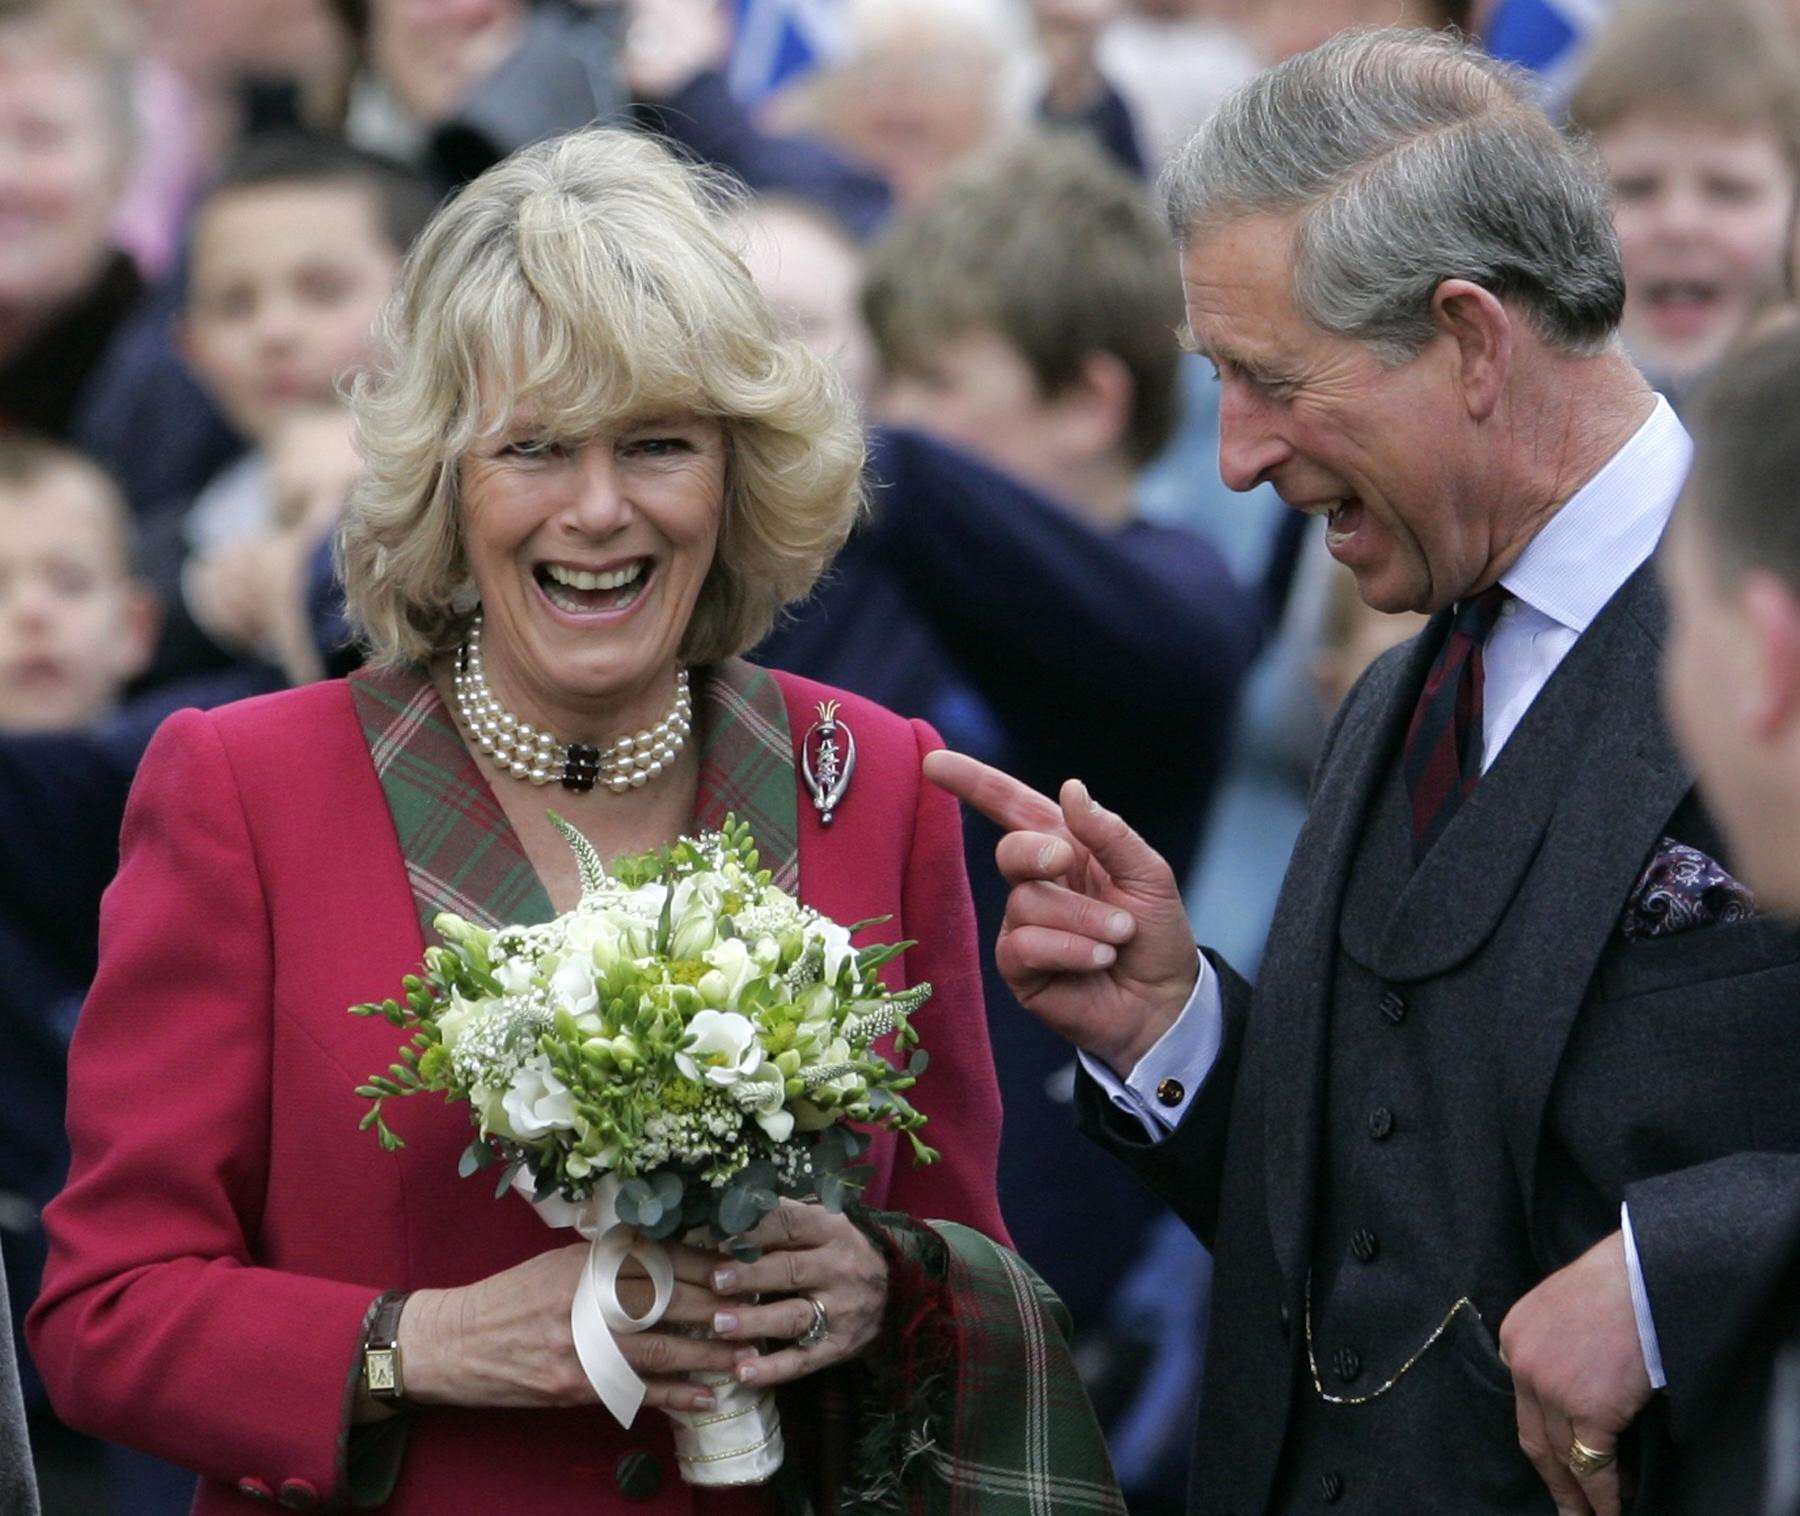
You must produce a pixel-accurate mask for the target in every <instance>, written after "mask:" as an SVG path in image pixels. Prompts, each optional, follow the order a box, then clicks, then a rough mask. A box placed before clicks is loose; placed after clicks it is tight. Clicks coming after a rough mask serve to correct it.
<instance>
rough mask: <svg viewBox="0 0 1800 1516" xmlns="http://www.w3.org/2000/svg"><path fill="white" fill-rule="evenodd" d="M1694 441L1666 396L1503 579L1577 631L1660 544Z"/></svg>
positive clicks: (1536, 606) (1535, 606) (1535, 605)
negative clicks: (1658, 543)
mask: <svg viewBox="0 0 1800 1516" xmlns="http://www.w3.org/2000/svg"><path fill="white" fill-rule="evenodd" d="M1693 455H1694V444H1693V440H1692V439H1691V438H1690V437H1689V436H1688V434H1687V431H1686V429H1685V428H1684V427H1683V426H1682V424H1681V422H1680V421H1679V420H1678V419H1677V417H1676V415H1675V412H1674V410H1673V409H1671V408H1670V405H1669V402H1668V401H1667V400H1665V399H1663V397H1662V396H1661V395H1658V396H1657V397H1656V407H1655V409H1654V410H1652V411H1651V412H1650V416H1649V419H1648V420H1646V421H1645V422H1644V424H1643V425H1642V426H1640V427H1639V428H1638V429H1637V431H1636V432H1634V433H1633V434H1632V436H1631V440H1630V441H1628V442H1627V443H1626V444H1625V445H1624V446H1623V447H1622V448H1620V449H1619V450H1618V452H1616V453H1614V454H1613V455H1612V457H1611V458H1609V459H1608V460H1607V461H1606V463H1605V465H1604V466H1603V467H1602V468H1601V470H1600V472H1599V473H1597V474H1595V475H1594V477H1593V478H1592V479H1590V480H1588V482H1587V483H1586V484H1584V485H1583V486H1582V487H1581V488H1580V489H1578V490H1577V491H1576V492H1575V493H1574V494H1573V495H1572V496H1570V498H1569V500H1568V502H1567V503H1566V504H1565V505H1564V506H1563V507H1562V509H1561V510H1559V511H1558V512H1557V513H1556V514H1555V515H1554V516H1552V517H1551V518H1550V519H1549V520H1548V521H1546V522H1545V523H1544V525H1543V526H1542V527H1541V528H1539V530H1538V534H1537V535H1536V536H1535V537H1533V538H1532V539H1531V541H1530V542H1528V543H1527V544H1526V545H1525V551H1524V552H1522V553H1520V554H1519V558H1518V561H1517V562H1516V563H1514V564H1513V566H1512V567H1511V568H1510V569H1508V570H1507V571H1506V572H1505V573H1504V574H1502V575H1501V576H1500V583H1501V584H1503V585H1504V586H1505V587H1506V588H1507V589H1508V590H1510V591H1511V592H1512V594H1513V595H1514V596H1516V597H1517V598H1518V599H1519V600H1520V601H1521V602H1523V603H1524V604H1525V605H1528V606H1530V607H1532V609H1534V610H1537V611H1541V612H1542V613H1543V614H1544V615H1546V616H1548V617H1549V618H1550V619H1551V620H1552V621H1555V622H1558V623H1560V624H1561V625H1563V626H1566V627H1568V628H1569V629H1570V630H1571V631H1573V632H1576V633H1577V634H1579V633H1581V632H1585V631H1586V630H1587V628H1588V623H1589V622H1591V621H1592V620H1593V619H1594V617H1595V616H1597V615H1599V614H1600V611H1601V608H1602V607H1603V606H1605V604H1606V602H1607V601H1609V600H1611V599H1612V597H1613V596H1614V595H1616V594H1617V593H1618V592H1619V590H1620V589H1621V588H1622V587H1623V586H1624V584H1625V581H1626V580H1627V579H1629V578H1630V577H1631V576H1632V575H1633V574H1634V573H1636V572H1637V569H1638V567H1639V565H1640V564H1642V563H1643V562H1644V560H1645V559H1646V558H1648V557H1649V556H1650V554H1651V553H1652V552H1654V551H1655V550H1656V544H1657V542H1658V540H1659V539H1660V538H1661V537H1662V533H1663V528H1664V527H1665V526H1667V525H1668V523H1669V515H1670V513H1671V512H1672V511H1673V510H1674V509H1675V499H1676V497H1677V496H1678V495H1679V494H1680V493H1681V486H1682V483H1683V481H1684V480H1685V479H1686V478H1687V471H1688V464H1689V462H1690V461H1691V460H1692V458H1693Z"/></svg>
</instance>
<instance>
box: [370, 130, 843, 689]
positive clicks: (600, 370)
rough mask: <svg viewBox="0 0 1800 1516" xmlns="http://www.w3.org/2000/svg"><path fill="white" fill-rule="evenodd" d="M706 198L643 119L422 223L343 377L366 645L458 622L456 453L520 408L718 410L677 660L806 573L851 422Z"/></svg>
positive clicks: (558, 429)
mask: <svg viewBox="0 0 1800 1516" xmlns="http://www.w3.org/2000/svg"><path fill="white" fill-rule="evenodd" d="M730 199H731V193H730V191H729V190H728V188H727V187H726V185H725V183H724V182H723V181H722V180H721V179H720V178H719V177H718V176H716V175H714V174H711V173H709V172H707V171H705V170H702V169H698V168H695V167H692V166H690V165H687V164H684V163H682V162H680V161H679V160H677V159H676V158H675V157H674V155H673V154H672V153H670V152H669V151H668V150H667V149H666V148H664V147H662V146H660V145H659V144H657V143H656V142H654V141H653V140H651V139H649V138H647V137H643V136H640V135H637V134H634V133H630V132H623V131H614V130H598V129H591V130H586V131H581V132H575V133H572V134H570V135H568V136H566V137H560V138H557V139H555V140H553V141H550V142H546V143H541V144H539V145H538V146H535V147H531V148H527V149H525V150H524V151H523V152H520V153H517V154H515V155H514V156H513V157H511V158H509V159H507V160H506V161H505V162H504V163H501V164H498V165H496V166H495V167H494V168H492V169H490V170H488V172H486V173H485V174H483V175H482V176H481V177H480V178H478V179H476V180H475V181H474V182H473V183H471V184H470V185H469V186H468V187H467V188H466V189H465V190H463V192H462V193H461V194H460V195H458V196H457V197H456V199H454V200H453V201H451V202H450V203H449V204H448V205H447V206H445V207H444V208H443V209H442V210H441V211H439V212H438V214H437V215H436V217H434V218H433V220H432V222H431V224H430V225H429V226H427V227H426V229H425V231H424V232H423V234H422V235H421V236H420V238H419V241H418V243H417V245H416V246H415V247H414V248H413V250H412V252H411V253H410V254H409V255H408V257H407V259H406V262H405V265H404V266H403V268H402V270H401V274H400V283H399V287H398V289H396V291H395V292H394V295H393V298H392V299H391V300H390V301H389V303H388V306H387V308H386V310H385V311H384V313H383V316H382V321H381V328H380V334H379V335H380V343H379V349H380V352H381V354H382V356H381V357H380V358H378V360H377V361H376V363H375V364H374V365H373V366H372V367H371V368H370V369H369V370H368V371H367V372H366V373H365V374H363V375H362V376H360V377H359V378H358V379H357V381H356V382H355V384H354V386H353V388H352V391H351V398H350V404H351V410H352V412H353V414H354V416H355V420H356V429H357V440H358V446H359V447H360V449H361V451H362V453H363V456H364V459H365V461H366V463H367V471H366V473H365V474H364V477H363V479H362V481H361V482H360V483H359V484H358V486H357V488H356V490H355V491H354V492H353V494H352V496H351V500H350V504H349V507H348V510H347V511H346V514H345V518H344V522H343V525H342V527H341V528H340V531H339V537H338V544H337V551H338V562H339V567H340V571H341V573H342V576H343V581H344V586H345V594H346V598H347V601H348V606H349V612H350V617H351V620H352V623H353V624H354V625H355V626H356V627H357V629H358V631H359V632H360V633H361V635H362V637H363V639H364V641H365V642H366V644H367V646H368V649H369V652H370V654H371V657H372V659H373V660H374V661H376V662H379V663H390V664H391V663H403V662H413V661H424V660H425V659H428V658H430V657H431V656H433V655H435V654H437V653H440V652H443V651H445V650H447V649H448V648H450V647H452V646H454V645H455V643H456V642H457V640H458V639H459V638H460V636H461V634H462V631H463V628H464V626H465V625H466V623H467V621H468V618H469V612H470V610H471V609H472V598H471V583H470V579H469V570H468V563H467V559H466V557H465V555H464V550H463V540H462V531H461V526H460V522H459V511H458V505H459V492H458V478H459V474H460V468H459V463H460V460H461V458H462V456H463V454H464V453H466V452H467V451H468V450H469V448H470V447H471V446H472V445H474V444H476V443H477V442H491V441H493V440H495V439H496V438H498V437H500V436H502V435H504V434H505V432H506V430H507V428H508V427H509V425H510V424H511V421H512V417H513V415H514V413H515V412H518V411H521V410H523V411H525V412H527V413H529V415H530V416H531V418H532V427H533V431H534V434H536V435H539V436H543V437H546V438H554V439H557V440H563V441H580V440H583V439H585V438H587V437H590V436H593V435H594V434H596V433H597V432H598V431H600V430H601V429H602V428H603V427H605V426H607V425H609V424H613V423H617V422H619V421H622V420H624V419H626V418H628V417H631V416H636V415H642V414H647V413H652V412H656V411H661V410H670V409H681V410H690V411H693V412H696V413H698V414H701V415H704V416H708V417H713V418H716V419H717V420H718V421H719V422H720V423H721V424H722V425H723V427H724V431H725V438H726V449H727V459H728V461H727V467H726V486H725V501H724V510H723V516H722V522H721V526H720V533H719V544H718V550H717V552H716V554H715V556H714V561H713V565H712V568H711V570H710V572H709V573H708V574H707V577H706V581H705V583H704V584H703V585H702V587H701V590H700V597H699V600H698V601H697V603H696V604H695V607H694V614H693V619H692V620H691V621H690V622H689V625H688V628H687V632H686V635H685V637H684V640H683V643H682V657H683V659H684V660H685V661H687V662H689V663H696V664H698V663H708V662H712V661H715V660H717V659H720V658H725V657H729V656H731V655H732V654H735V653H740V652H743V651H745V650H746V649H748V648H750V647H753V646H754V645H755V644H756V643H757V642H758V641H760V640H761V639H762V637H763V635H764V634H765V633H766V632H767V631H768V630H769V628H770V626H771V625H772V624H773V623H774V620H775V617H776V616H777V615H778V614H779V612H780V611H781V609H782V607H783V606H785V605H787V604H789V603H790V602H792V601H794V600H797V599H799V598H800V597H801V596H803V595H804V594H806V592H807V591H808V590H809V589H811V588H812V586H813V584H814V583H815V581H816V580H817V579H818V576H819V574H820V573H821V572H822V571H823V570H824V567H825V565H826V564H827V563H828V562H830V560H831V558H832V556H833V555H834V554H835V553H836V552H837V550H838V548H839V547H841V546H842V545H843V542H844V538H845V537H846V536H847V535H848V533H849V530H850V527H851V526H852V524H853V523H854V521H855V519H856V515H857V512H858V511H859V509H860V507H861V504H862V485H861V469H862V461H863V436H862V429H861V426H860V423H859V420H858V418H857V415H856V411H855V407H854V404H853V403H852V401H851V400H850V398H849V396H848V395H847V393H846V392H845V390H844V387H843V385H842V384H841V383H840V382H839V380H838V379H837V377H836V376H835V374H834V373H833V371H832V370H831V369H830V368H829V367H828V366H827V365H826V364H824V363H822V362H821V361H820V360H818V359H817V358H815V357H813V355H812V354H810V353H809V352H808V351H807V350H806V349H805V347H803V346H802V345H801V344H800V343H799V342H798V341H794V340H790V339H788V338H785V337H784V336H783V335H782V334H781V333H780V331H779V329H778V327H777V324H776V320H775V318H774V316H773V315H772V314H771V312H770V310H769V307H768V305H767V303H766V302H765V301H764V300H763V298H762V296H761V295H760V294H759V293H758V291H757V289H756V287H755V285H754V284H753V283H752V282H751V278H750V275H749V273H748V271H747V270H746V269H745V267H744V264H743V262H742V260H741V259H740V258H739V257H738V256H737V254H736V253H735V252H734V251H733V250H732V248H731V247H730V246H729V245H728V244H727V242H726V241H725V238H724V235H723V234H722V230H721V228H722V226H723V220H722V214H723V211H724V209H725V207H726V205H727V203H728V202H729V200H730Z"/></svg>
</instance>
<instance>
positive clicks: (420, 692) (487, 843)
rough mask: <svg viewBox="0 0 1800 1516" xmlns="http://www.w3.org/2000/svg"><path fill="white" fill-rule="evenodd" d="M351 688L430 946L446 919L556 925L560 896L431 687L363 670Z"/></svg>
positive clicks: (404, 674) (402, 674)
mask: <svg viewBox="0 0 1800 1516" xmlns="http://www.w3.org/2000/svg"><path fill="white" fill-rule="evenodd" d="M349 684H350V694H351V698H352V699H353V701H354V702H355V705H356V715H357V720H358V721H359V722H361V724H362V731H363V740H364V741H366V742H367V743H368V744H369V756H370V757H371V758H372V759H374V762H375V772H376V774H377V776H379V778H380V780H381V789H382V793H383V794H384V795H386V797H387V803H388V811H389V813H390V814H391V815H392V816H393V818H394V832H395V834H396V836H398V838H399V840H400V856H401V857H402V858H404V859H405V860H406V877H407V882H408V883H409V884H411V886H412V892H413V905H414V908H415V909H416V910H417V911H418V914H419V929H420V931H421V932H422V933H423V935H424V938H425V943H426V946H428V947H429V946H432V945H434V944H439V943H441V942H442V941H443V939H442V938H441V937H439V936H438V933H437V929H436V927H435V926H434V925H433V923H434V922H435V921H436V920H437V918H438V916H439V915H440V914H441V913H442V912H444V911H454V912H455V913H456V914H457V915H458V916H461V917H463V918H464V920H467V921H473V922H475V923H476V924H477V925H480V926H485V927H498V926H529V925H533V924H535V923H537V922H542V921H548V920H549V919H550V917H551V915H552V914H553V913H552V912H551V909H550V897H549V896H548V895H547V894H545V893H544V886H543V884H542V883H541V882H540V881H539V879H538V876H537V871H536V870H535V869H533V868H532V866H531V860H530V859H528V858H527V857H526V856H525V850H524V848H523V847H521V846H520V845H519V838H518V834H517V833H516V832H514V831H513V828H512V823H511V822H510V821H508V820H507V819H506V813H505V812H504V811H503V810H501V809H500V803H499V802H498V801H497V800H495V798H494V792H493V790H492V789H490V788H489V787H488V782H487V780H486V779H484V778H483V777H482V774H481V770H480V769H478V768H476V766H475V760H474V758H472V757H471V756H470V754H469V750H468V748H466V747H465V746H464V745H463V741H462V738H461V736H459V735H458V733H457V730H456V724H455V722H454V721H452V720H451V718H450V713H449V712H448V711H447V710H445V708H444V703H443V701H442V700H440V699H439V698H438V693H437V691H436V690H435V689H434V688H433V687H432V684H431V681H430V680H429V679H428V678H426V677H425V675H424V674H423V673H422V672H421V671H419V670H417V669H411V668H397V669H363V670H360V671H359V672H357V673H355V674H352V675H351V676H350V680H349Z"/></svg>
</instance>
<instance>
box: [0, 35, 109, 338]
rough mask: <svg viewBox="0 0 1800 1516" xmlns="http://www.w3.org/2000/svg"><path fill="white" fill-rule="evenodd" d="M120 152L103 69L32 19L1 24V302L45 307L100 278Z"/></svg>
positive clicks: (106, 244) (39, 308)
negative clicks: (65, 50) (66, 51)
mask: <svg viewBox="0 0 1800 1516" xmlns="http://www.w3.org/2000/svg"><path fill="white" fill-rule="evenodd" d="M119 158H120V152H119V141H118V135H117V132H116V130H115V129H114V127H113V126H112V123H111V122H110V121H109V120H108V118H107V110H106V103H105V101H104V100H103V99H102V97H101V83H100V78H99V75H98V74H97V72H96V71H95V70H94V69H93V68H91V67H89V66H87V65H86V64H83V63H81V62H79V61H77V60H75V59H71V58H65V57H63V56H62V55H61V54H60V53H58V52H57V51H55V50H54V49H53V48H52V46H51V45H50V43H49V41H48V40H47V39H44V38H40V37H39V36H38V35H37V29H36V28H35V27H33V26H31V25H29V24H23V25H10V26H6V27H3V28H0V305H8V306H27V307H31V308H33V309H37V310H42V309H43V308H44V307H47V306H52V305H55V304H59V303H60V302H62V301H64V300H67V299H69V298H70V297H71V296H73V295H75V294H76V293H77V292H79V291H80V289H81V288H82V286H83V285H85V284H86V283H87V281H88V280H89V279H91V278H93V277H94V274H95V272H96V271H97V269H98V268H99V266H100V261H101V259H102V258H103V257H104V256H105V253H106V250H107V247H108V239H109V228H110V223H111V220H112V214H113V209H114V207H115V205H116V204H117V201H118V196H119V190H120V187H121V183H122V173H121V164H120V161H119Z"/></svg>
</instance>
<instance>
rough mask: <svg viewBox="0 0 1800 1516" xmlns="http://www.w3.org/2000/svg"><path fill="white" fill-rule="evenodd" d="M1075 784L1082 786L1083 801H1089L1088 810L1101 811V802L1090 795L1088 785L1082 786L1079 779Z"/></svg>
mask: <svg viewBox="0 0 1800 1516" xmlns="http://www.w3.org/2000/svg"><path fill="white" fill-rule="evenodd" d="M1075 782H1076V783H1077V784H1081V798H1082V799H1083V800H1085V801H1087V808H1088V809H1089V810H1090V811H1097V810H1099V809H1100V802H1099V801H1098V800H1096V799H1095V798H1094V797H1093V796H1092V795H1090V794H1089V793H1088V787H1087V786H1086V785H1085V784H1082V782H1081V781H1080V780H1079V779H1078V780H1076V781H1075Z"/></svg>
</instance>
